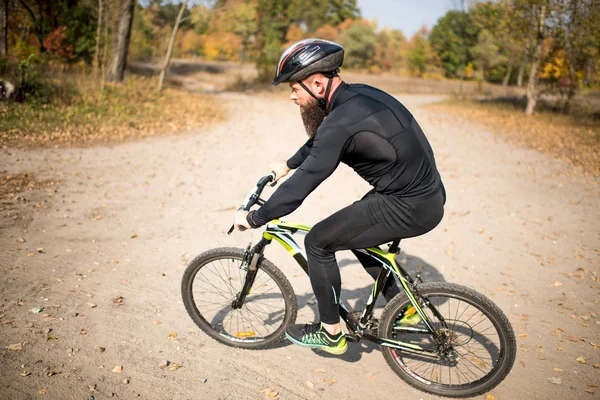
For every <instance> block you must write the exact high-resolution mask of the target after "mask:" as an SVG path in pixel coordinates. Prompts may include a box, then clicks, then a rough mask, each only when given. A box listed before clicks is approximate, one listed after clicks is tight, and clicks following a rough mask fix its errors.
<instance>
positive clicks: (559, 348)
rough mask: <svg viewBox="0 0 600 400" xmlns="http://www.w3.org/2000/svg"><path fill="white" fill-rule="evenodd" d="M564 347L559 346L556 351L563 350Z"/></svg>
mask: <svg viewBox="0 0 600 400" xmlns="http://www.w3.org/2000/svg"><path fill="white" fill-rule="evenodd" d="M563 350H564V349H563V348H562V347H557V348H556V351H563Z"/></svg>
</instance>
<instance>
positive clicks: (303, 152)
mask: <svg viewBox="0 0 600 400" xmlns="http://www.w3.org/2000/svg"><path fill="white" fill-rule="evenodd" d="M312 145H313V139H312V138H311V139H308V140H307V141H306V143H304V145H303V146H302V147H300V149H299V150H298V151H297V152H296V154H294V155H293V156H292V157H290V159H289V160H287V162H286V165H287V166H288V168H289V169H296V168H298V167H299V166H300V165H301V164H302V163H303V162H304V160H306V157H308V154H309V153H310V149H311V148H312Z"/></svg>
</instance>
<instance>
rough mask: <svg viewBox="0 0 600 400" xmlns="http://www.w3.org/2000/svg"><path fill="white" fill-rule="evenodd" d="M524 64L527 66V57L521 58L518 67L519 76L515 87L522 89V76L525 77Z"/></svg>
mask: <svg viewBox="0 0 600 400" xmlns="http://www.w3.org/2000/svg"><path fill="white" fill-rule="evenodd" d="M525 64H527V57H526V56H523V59H522V60H521V66H520V67H519V76H518V77H517V86H518V87H523V75H525Z"/></svg>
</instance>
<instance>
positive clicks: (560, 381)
mask: <svg viewBox="0 0 600 400" xmlns="http://www.w3.org/2000/svg"><path fill="white" fill-rule="evenodd" d="M548 381H550V383H554V384H555V385H560V384H562V379H560V378H557V377H555V376H553V377H552V378H548Z"/></svg>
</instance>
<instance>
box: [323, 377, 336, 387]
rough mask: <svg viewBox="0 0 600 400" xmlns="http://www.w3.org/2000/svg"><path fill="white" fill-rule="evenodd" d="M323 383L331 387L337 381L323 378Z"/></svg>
mask: <svg viewBox="0 0 600 400" xmlns="http://www.w3.org/2000/svg"><path fill="white" fill-rule="evenodd" d="M323 382H325V383H326V384H328V385H329V386H331V385H333V384H334V383H336V382H337V380H336V379H333V378H325V379H323Z"/></svg>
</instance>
